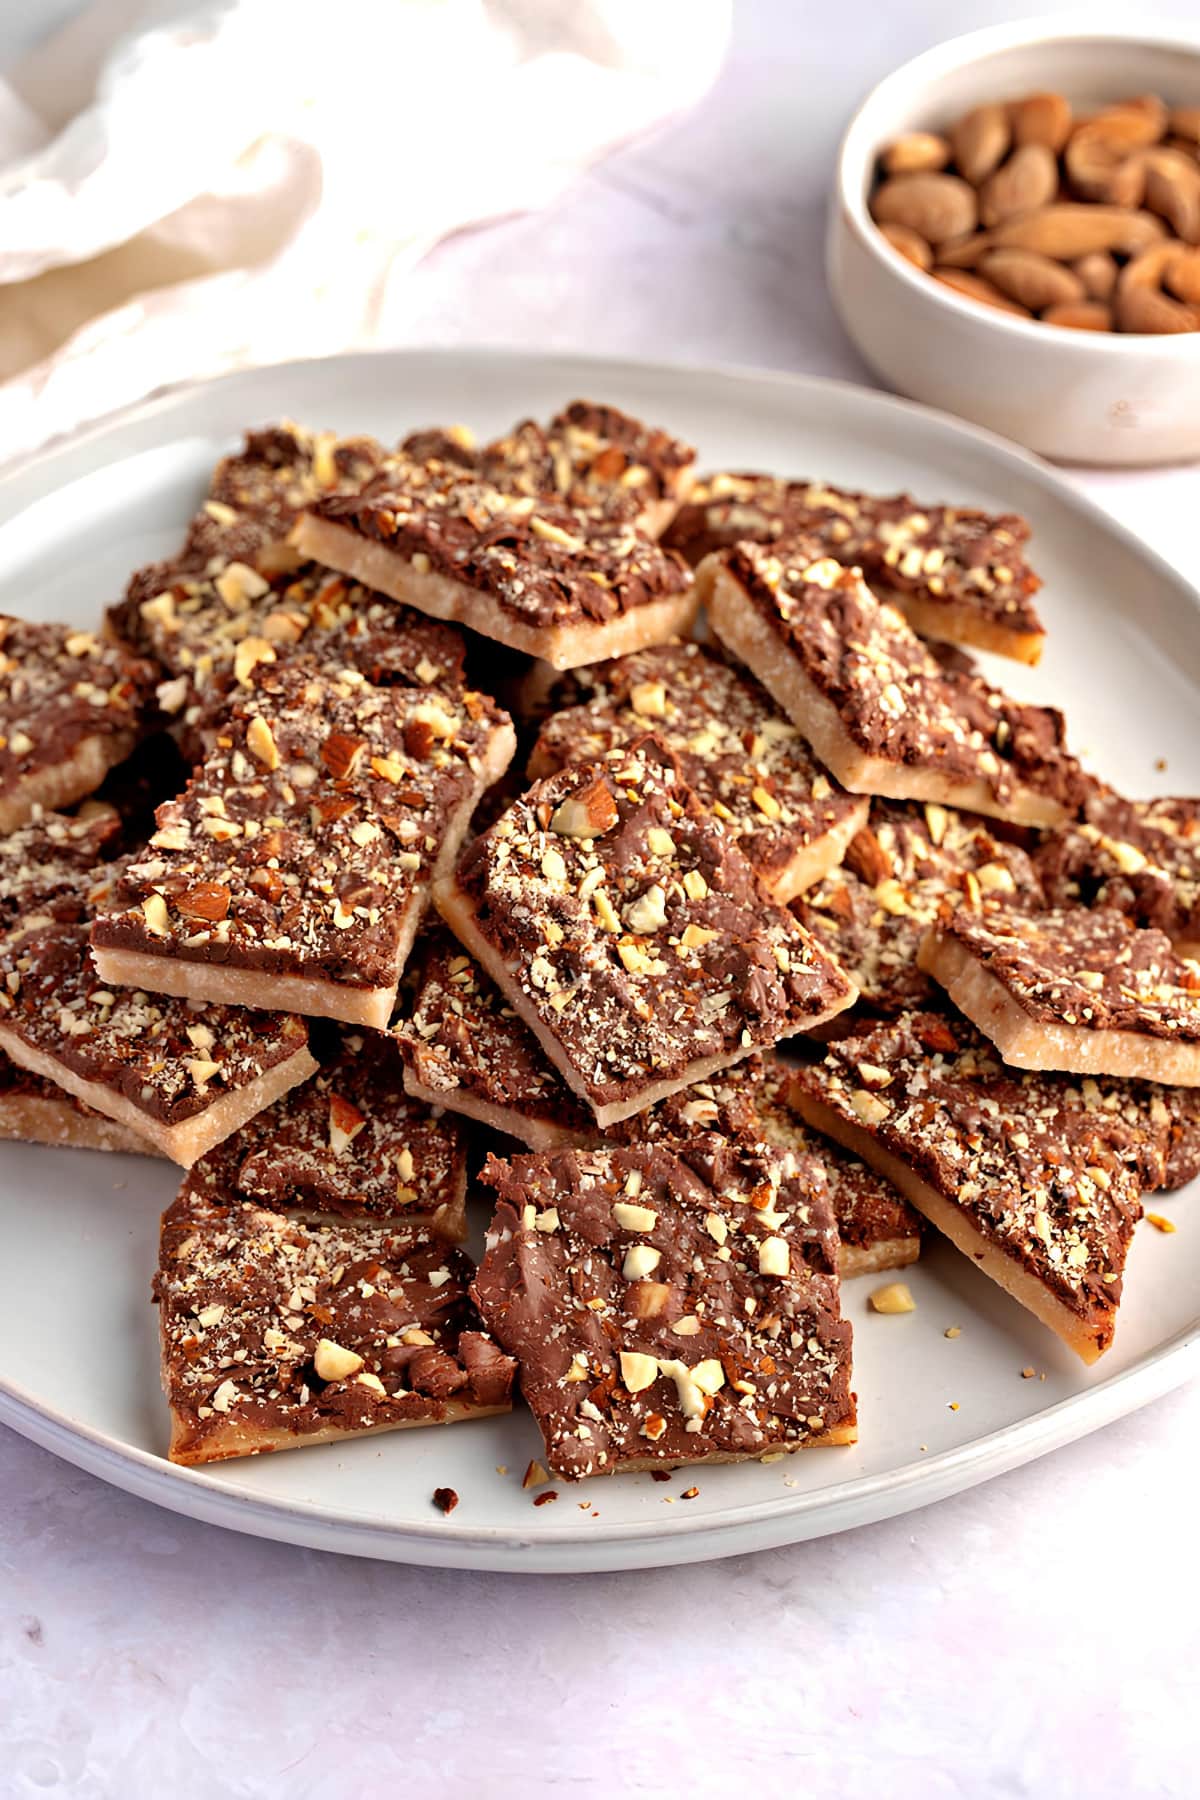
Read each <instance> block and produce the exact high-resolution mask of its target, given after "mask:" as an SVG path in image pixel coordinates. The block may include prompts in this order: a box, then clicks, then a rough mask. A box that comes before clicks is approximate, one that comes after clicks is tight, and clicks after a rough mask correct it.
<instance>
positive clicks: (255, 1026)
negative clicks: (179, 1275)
mask: <svg viewBox="0 0 1200 1800" xmlns="http://www.w3.org/2000/svg"><path fill="white" fill-rule="evenodd" d="M0 1050H3V1051H4V1052H5V1053H6V1054H7V1055H8V1056H10V1057H11V1058H12V1060H13V1061H14V1062H15V1063H19V1064H20V1065H21V1067H22V1068H25V1069H29V1070H31V1071H32V1072H33V1073H34V1074H35V1075H43V1076H45V1077H46V1078H47V1079H48V1080H51V1081H55V1082H57V1083H58V1085H59V1086H60V1087H62V1088H65V1089H66V1090H67V1092H68V1093H71V1094H74V1095H75V1097H76V1099H78V1100H82V1101H83V1102H84V1104H85V1105H87V1106H90V1107H92V1108H93V1109H94V1110H95V1111H96V1112H101V1113H104V1114H106V1115H107V1116H108V1117H109V1118H112V1119H116V1120H117V1122H118V1124H121V1125H124V1126H126V1127H128V1129H129V1130H131V1131H134V1132H136V1133H137V1134H138V1135H139V1136H140V1137H143V1138H145V1139H147V1140H148V1142H149V1143H150V1144H151V1145H152V1146H153V1147H154V1148H155V1149H156V1150H158V1152H159V1153H160V1154H161V1155H163V1156H169V1157H170V1158H172V1160H173V1161H175V1162H178V1163H182V1164H183V1165H184V1166H185V1167H187V1166H189V1165H190V1164H191V1163H193V1162H195V1161H196V1159H197V1157H200V1156H203V1154H204V1152H205V1151H206V1150H209V1149H211V1148H212V1146H213V1145H214V1144H216V1143H219V1142H220V1141H221V1140H222V1138H226V1137H228V1136H229V1134H230V1133H231V1132H234V1131H236V1130H237V1128H238V1127H239V1125H242V1124H244V1123H245V1121H246V1120H247V1119H251V1118H253V1117H254V1116H255V1114H256V1113H259V1112H261V1111H262V1109H263V1107H264V1106H269V1105H270V1103H271V1101H273V1100H275V1099H276V1098H277V1097H278V1096H279V1095H280V1094H282V1093H284V1092H285V1091H286V1090H287V1089H288V1088H290V1087H294V1086H295V1084H296V1083H297V1082H299V1081H304V1080H306V1079H307V1077H308V1076H309V1075H311V1074H312V1073H313V1071H314V1069H315V1068H316V1066H317V1064H316V1059H315V1058H314V1057H313V1056H312V1055H311V1054H310V1052H309V1048H308V1030H307V1027H306V1025H305V1023H304V1021H303V1019H299V1018H296V1017H294V1016H292V1015H289V1014H284V1015H282V1016H274V1015H272V1014H270V1013H255V1012H248V1011H246V1010H244V1009H243V1008H241V1007H224V1006H217V1007H211V1006H210V1007H205V1008H204V1009H203V1011H199V1010H196V1009H194V1008H192V1007H191V1006H189V1005H188V1004H187V1002H186V1001H181V1000H170V999H163V998H162V997H160V996H150V995H148V994H146V993H143V992H140V991H138V990H136V989H130V988H110V987H108V985H107V984H106V983H105V981H104V980H103V979H102V978H101V977H100V975H98V974H97V972H96V970H95V968H94V966H93V963H92V958H91V954H90V951H89V947H88V927H87V926H86V924H80V925H45V926H41V927H40V928H38V929H37V930H34V931H28V932H22V933H21V934H20V935H19V936H18V937H16V938H14V939H13V940H12V941H10V942H9V943H8V944H7V945H6V946H5V948H4V950H3V952H2V953H0Z"/></svg>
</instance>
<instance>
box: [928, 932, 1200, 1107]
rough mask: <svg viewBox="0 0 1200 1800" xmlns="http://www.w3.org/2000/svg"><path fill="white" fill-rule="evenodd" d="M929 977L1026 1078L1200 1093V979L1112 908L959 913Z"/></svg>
mask: <svg viewBox="0 0 1200 1800" xmlns="http://www.w3.org/2000/svg"><path fill="white" fill-rule="evenodd" d="M921 967H922V968H923V969H925V970H926V971H927V973H929V974H930V975H932V976H933V977H934V979H935V980H937V981H939V982H940V983H941V985H942V986H943V987H944V988H945V989H946V991H947V993H948V994H949V996H950V998H951V1000H953V1002H954V1004H955V1005H956V1006H957V1007H958V1008H959V1010H960V1011H961V1012H964V1013H965V1014H966V1015H967V1017H968V1018H969V1019H970V1020H971V1021H972V1023H973V1024H975V1025H977V1026H978V1027H979V1029H980V1030H981V1031H982V1032H983V1033H984V1034H985V1035H986V1036H987V1037H989V1038H990V1039H991V1040H992V1042H993V1043H994V1044H995V1046H996V1048H997V1049H998V1050H999V1052H1000V1054H1001V1056H1002V1057H1003V1058H1004V1060H1005V1062H1008V1063H1013V1064H1015V1065H1016V1067H1017V1068H1020V1069H1064V1070H1070V1071H1074V1072H1076V1073H1080V1074H1088V1075H1095V1074H1104V1075H1125V1076H1134V1077H1137V1078H1140V1079H1141V1080H1145V1081H1164V1082H1174V1083H1176V1084H1178V1085H1180V1086H1183V1087H1200V968H1198V967H1197V966H1196V964H1195V963H1191V962H1184V961H1182V960H1181V959H1180V958H1179V957H1178V956H1176V955H1175V952H1174V950H1173V949H1172V948H1171V940H1170V938H1169V937H1167V936H1166V934H1165V933H1164V932H1161V931H1153V930H1139V929H1138V928H1137V927H1136V926H1134V925H1131V924H1130V923H1129V920H1128V919H1127V918H1126V917H1125V916H1124V914H1123V913H1119V912H1117V911H1116V909H1115V908H1113V907H1096V908H1094V909H1092V910H1091V911H1088V910H1086V909H1084V908H1083V907H1078V906H1075V907H1068V908H1066V909H1062V908H1058V909H1051V910H1049V911H1046V912H1024V911H1013V910H1010V909H1006V910H1004V911H987V912H982V913H968V912H966V911H962V910H960V911H959V912H958V913H956V914H955V915H954V917H953V918H948V919H946V920H944V921H943V922H942V923H940V924H938V925H936V926H934V927H933V929H932V930H931V931H929V932H928V933H927V934H926V937H925V938H924V940H923V942H922V945H921Z"/></svg>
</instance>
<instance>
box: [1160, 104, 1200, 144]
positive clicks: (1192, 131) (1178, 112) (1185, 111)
mask: <svg viewBox="0 0 1200 1800" xmlns="http://www.w3.org/2000/svg"><path fill="white" fill-rule="evenodd" d="M1167 126H1168V129H1169V130H1170V131H1171V133H1172V135H1173V136H1175V137H1181V138H1187V140H1188V142H1189V143H1191V144H1200V106H1173V107H1172V108H1171V111H1170V112H1169V113H1168V114H1167Z"/></svg>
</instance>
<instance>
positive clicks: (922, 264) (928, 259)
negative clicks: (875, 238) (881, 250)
mask: <svg viewBox="0 0 1200 1800" xmlns="http://www.w3.org/2000/svg"><path fill="white" fill-rule="evenodd" d="M879 229H880V231H881V232H882V233H883V235H884V237H885V238H886V239H887V241H888V243H889V244H890V245H891V246H892V249H893V250H898V251H899V252H900V255H901V256H903V257H904V258H905V260H906V261H907V262H910V263H912V264H913V266H914V267H915V268H918V269H924V270H926V271H928V270H929V269H932V267H933V251H932V250H931V249H930V248H929V245H928V244H927V243H926V242H925V239H924V238H923V237H921V235H920V234H919V233H918V232H916V231H913V230H912V229H911V228H910V227H909V226H908V225H881V226H880V227H879Z"/></svg>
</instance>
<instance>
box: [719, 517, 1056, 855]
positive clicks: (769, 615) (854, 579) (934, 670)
mask: <svg viewBox="0 0 1200 1800" xmlns="http://www.w3.org/2000/svg"><path fill="white" fill-rule="evenodd" d="M697 586H698V587H699V589H700V592H701V596H702V598H703V599H704V601H705V603H706V604H707V606H708V611H709V618H710V619H711V622H712V626H713V630H714V631H715V632H716V633H717V636H718V637H719V638H720V639H721V641H722V642H723V643H724V644H725V645H726V646H727V647H728V648H729V649H730V650H732V651H733V652H734V654H735V655H736V656H739V657H740V658H741V660H742V661H743V662H744V663H746V665H747V666H748V667H749V668H750V669H751V670H752V671H753V673H754V674H755V675H757V677H758V679H759V680H760V681H761V682H762V684H763V686H764V687H765V688H766V689H767V691H768V693H769V694H770V695H771V696H772V698H773V699H774V700H775V701H777V703H778V704H779V705H780V706H782V708H783V710H784V711H785V712H786V713H787V715H788V717H789V718H790V719H792V720H793V721H794V722H795V723H796V724H797V725H798V726H799V727H800V730H801V731H802V732H803V733H804V735H805V737H806V738H807V739H808V741H809V743H810V744H811V745H812V747H813V749H814V750H815V751H816V753H817V755H818V756H819V757H820V759H821V761H822V762H823V763H825V764H826V765H827V767H828V768H829V769H830V770H831V771H832V772H833V774H834V775H836V776H837V778H838V780H839V781H840V782H841V783H842V785H843V787H847V788H849V789H850V790H851V792H852V793H866V794H879V795H882V796H884V797H886V798H891V799H897V800H933V801H937V802H940V803H941V804H943V805H949V806H962V807H969V808H970V809H971V810H972V811H975V812H982V813H987V814H989V815H991V816H993V817H996V818H1001V819H1008V820H1011V821H1013V822H1014V823H1016V824H1021V825H1039V826H1051V825H1061V824H1064V823H1065V822H1066V821H1067V820H1068V819H1070V818H1072V817H1073V816H1074V815H1075V814H1076V813H1077V811H1078V810H1079V807H1080V805H1081V803H1082V801H1083V800H1084V798H1085V796H1086V794H1087V792H1088V790H1089V784H1088V781H1087V778H1086V777H1085V776H1084V774H1083V772H1082V770H1081V769H1080V767H1079V765H1078V763H1077V762H1076V761H1075V759H1074V757H1073V756H1071V755H1070V754H1069V753H1068V751H1067V749H1066V745H1065V741H1064V730H1063V720H1062V715H1061V714H1060V713H1058V712H1056V711H1055V710H1054V709H1053V708H1051V707H1042V706H1027V705H1025V704H1023V703H1022V702H1019V701H1016V700H1012V699H1010V698H1009V696H1008V695H1006V694H1004V693H1002V692H1001V691H1000V689H998V688H994V687H992V686H990V684H989V683H988V682H986V681H984V680H983V679H982V677H980V676H978V675H962V674H957V673H955V672H954V671H952V670H947V669H944V668H943V667H942V666H941V664H940V663H939V662H938V660H937V659H936V657H934V656H932V655H931V654H930V652H929V651H928V650H927V649H926V648H925V646H924V645H923V644H922V642H921V640H920V638H918V637H917V636H916V634H915V633H914V631H913V630H912V627H911V626H910V625H909V624H908V623H907V621H906V620H905V619H904V617H903V616H902V615H901V614H900V613H899V612H897V611H896V609H895V607H892V606H888V605H886V604H885V603H884V602H882V601H880V600H878V599H876V597H875V595H874V594H873V593H872V592H871V591H870V589H869V588H868V587H867V585H866V583H865V582H864V581H863V579H862V577H861V576H860V575H859V574H858V572H857V571H856V570H854V569H844V568H842V567H841V566H840V565H839V564H838V563H837V562H835V560H834V559H833V558H832V557H831V556H829V555H827V554H825V553H823V551H822V548H821V546H820V544H819V542H818V541H817V540H816V539H814V538H795V539H791V540H789V541H786V542H782V543H780V544H778V545H776V546H774V547H773V548H771V549H764V548H763V547H761V546H759V545H757V544H750V543H743V544H738V545H736V546H735V547H734V548H733V549H732V550H729V551H726V552H724V553H723V554H721V555H720V556H713V557H710V558H707V559H706V560H705V562H704V563H703V564H702V566H701V569H700V572H699V574H698V576H697Z"/></svg>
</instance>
